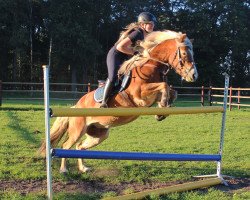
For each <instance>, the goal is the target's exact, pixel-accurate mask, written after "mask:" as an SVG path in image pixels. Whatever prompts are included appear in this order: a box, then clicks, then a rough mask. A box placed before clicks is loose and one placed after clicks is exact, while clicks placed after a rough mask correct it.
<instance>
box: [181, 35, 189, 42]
mask: <svg viewBox="0 0 250 200" xmlns="http://www.w3.org/2000/svg"><path fill="white" fill-rule="evenodd" d="M186 37H187V34H182V35H181V36H180V42H183V41H184V40H185V39H186Z"/></svg>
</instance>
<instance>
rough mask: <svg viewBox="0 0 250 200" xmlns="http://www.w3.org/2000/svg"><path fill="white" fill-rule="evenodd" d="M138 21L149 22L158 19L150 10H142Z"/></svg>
mask: <svg viewBox="0 0 250 200" xmlns="http://www.w3.org/2000/svg"><path fill="white" fill-rule="evenodd" d="M137 21H138V22H139V23H148V22H154V23H156V21H157V20H156V17H155V16H154V15H153V14H151V13H150V12H142V13H141V14H139V16H138V20H137Z"/></svg>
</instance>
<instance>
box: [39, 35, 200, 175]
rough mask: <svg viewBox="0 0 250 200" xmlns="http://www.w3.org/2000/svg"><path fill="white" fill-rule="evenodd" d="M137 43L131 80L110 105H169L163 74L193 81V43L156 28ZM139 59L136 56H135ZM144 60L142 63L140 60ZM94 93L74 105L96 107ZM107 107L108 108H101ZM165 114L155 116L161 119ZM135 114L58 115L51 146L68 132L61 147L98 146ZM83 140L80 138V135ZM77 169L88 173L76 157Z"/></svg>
mask: <svg viewBox="0 0 250 200" xmlns="http://www.w3.org/2000/svg"><path fill="white" fill-rule="evenodd" d="M140 46H141V47H142V48H143V52H142V53H141V55H140V56H139V57H140V59H139V61H137V62H132V64H131V65H133V68H131V75H130V76H131V80H130V83H129V85H128V86H127V88H126V89H125V90H124V91H122V92H120V93H118V94H116V95H115V96H113V97H111V98H110V99H109V101H108V106H109V107H115V108H118V107H150V106H152V105H153V104H154V103H156V102H157V103H158V106H159V107H166V106H168V102H169V100H173V98H174V97H173V96H174V95H173V94H172V97H171V99H170V96H171V92H170V89H169V86H168V84H167V83H166V81H164V80H163V78H162V75H163V74H164V73H166V72H167V71H168V70H170V69H173V70H174V71H175V72H176V73H177V74H179V75H180V76H181V77H182V78H183V79H185V80H186V81H187V82H194V81H195V80H196V79H197V77H198V73H197V70H196V66H195V63H194V59H193V46H192V43H191V41H190V39H189V38H188V37H187V35H186V34H183V33H177V32H174V31H156V32H152V33H150V34H149V35H148V36H147V37H146V38H145V40H144V41H142V42H141V44H140ZM136 60H138V59H136ZM140 60H143V62H140ZM94 92H95V91H91V92H89V93H87V94H85V95H84V96H83V97H81V98H80V100H79V101H78V102H77V103H76V105H75V106H73V108H99V107H100V103H98V102H96V101H95V100H94ZM169 93H170V94H169ZM100 109H107V108H100ZM165 117H166V116H156V119H157V120H162V119H164V118H165ZM137 118H138V116H126V117H115V116H105V117H103V116H94V117H93V116H89V117H57V118H56V120H55V122H54V124H53V126H52V127H51V130H50V133H51V134H50V141H51V146H52V147H55V146H56V145H57V144H58V143H59V141H60V140H61V139H62V137H63V136H64V135H66V133H67V140H66V141H65V142H64V143H63V144H62V148H63V149H70V148H71V147H72V146H73V145H76V149H77V150H87V149H90V148H92V147H94V146H97V145H99V144H100V143H101V142H103V141H104V140H105V139H107V138H108V136H109V129H110V128H111V127H115V126H120V125H123V124H127V123H129V122H132V121H134V120H135V119H137ZM84 134H85V135H86V139H85V140H82V141H81V140H80V139H81V137H82V136H83V135H84ZM45 149H46V144H45V141H43V143H42V145H41V147H40V153H41V155H45ZM78 168H79V171H80V172H87V171H89V170H90V168H89V167H87V166H85V165H84V164H83V160H82V159H78ZM67 171H68V170H67V168H66V158H62V161H61V166H60V172H61V173H66V172H67Z"/></svg>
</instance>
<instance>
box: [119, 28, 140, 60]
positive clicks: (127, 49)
mask: <svg viewBox="0 0 250 200" xmlns="http://www.w3.org/2000/svg"><path fill="white" fill-rule="evenodd" d="M143 39H144V36H143V32H142V31H140V30H135V31H133V32H132V33H130V34H129V35H128V37H126V38H125V39H123V40H122V41H121V42H119V44H117V46H116V49H117V50H118V51H121V52H123V53H125V54H128V55H134V54H135V50H134V49H133V47H132V46H133V45H134V44H135V43H136V42H137V41H138V40H143Z"/></svg>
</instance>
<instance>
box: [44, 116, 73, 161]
mask: <svg viewBox="0 0 250 200" xmlns="http://www.w3.org/2000/svg"><path fill="white" fill-rule="evenodd" d="M68 125H69V117H57V118H56V121H55V122H54V124H53V126H52V128H51V129H50V143H51V147H55V146H56V145H57V144H58V142H59V141H60V140H61V138H62V137H63V135H64V134H65V133H66V131H67V129H68ZM45 150H46V141H43V143H42V145H41V147H40V149H39V153H40V155H42V156H43V157H45Z"/></svg>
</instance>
